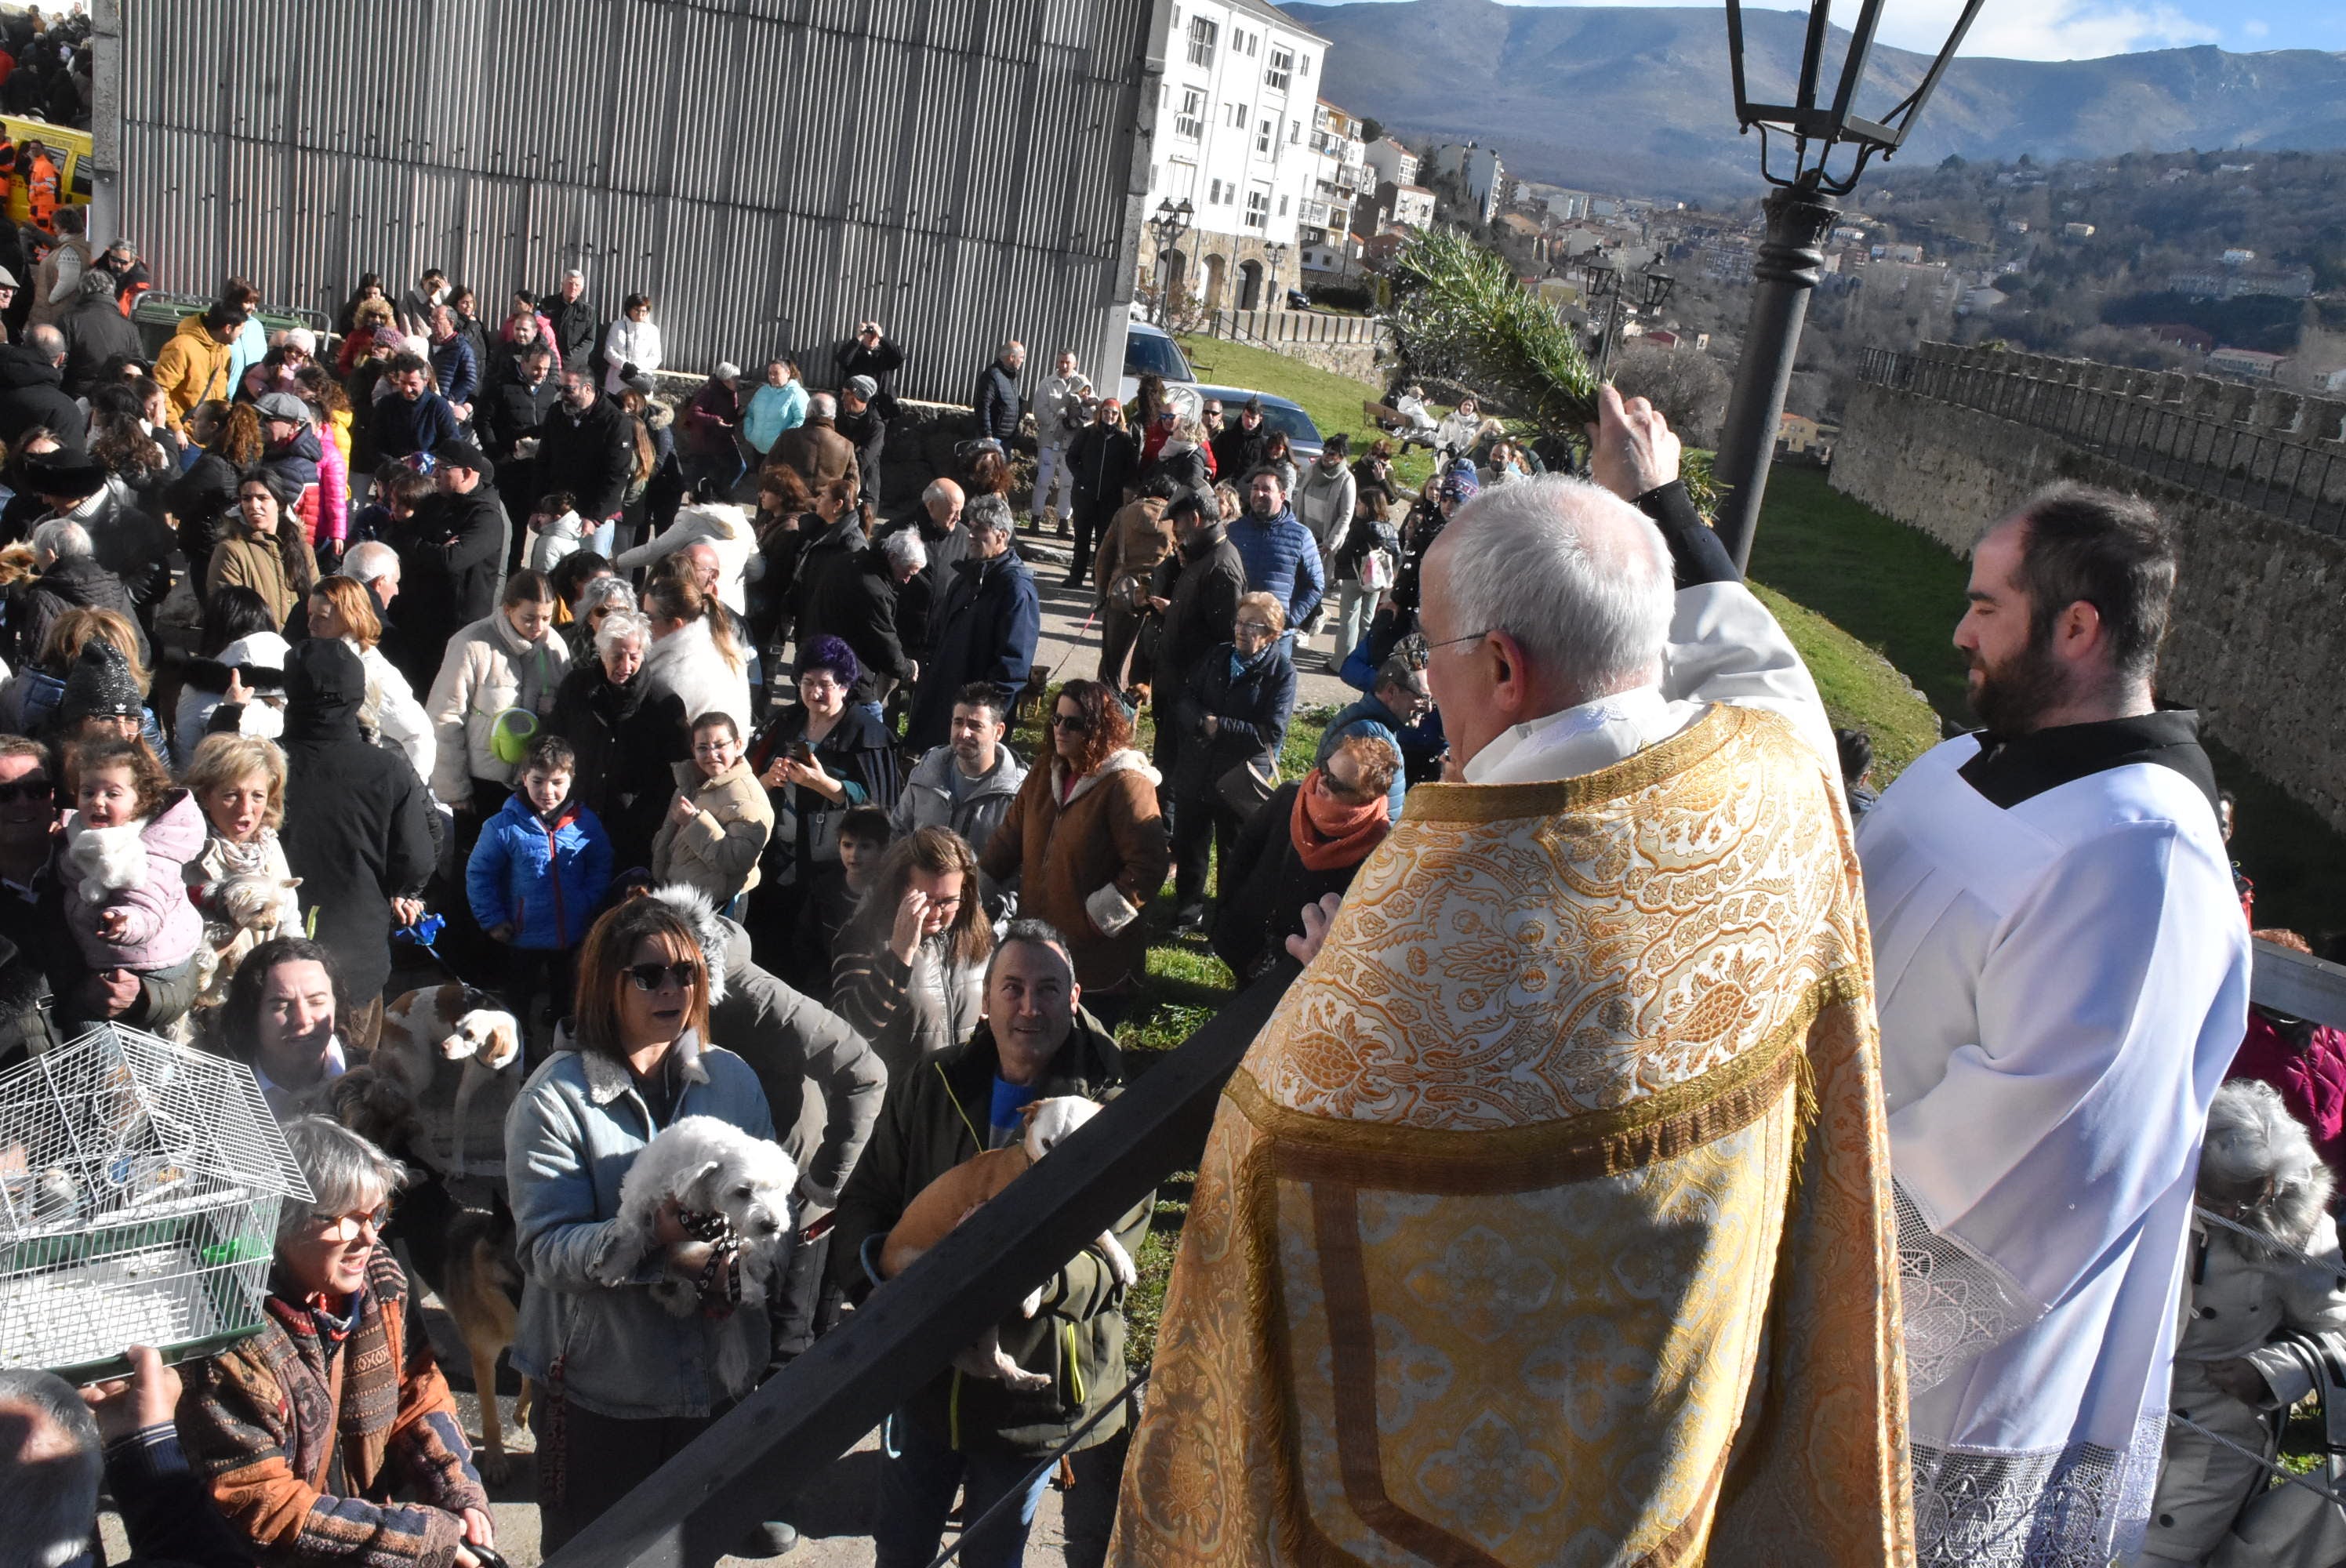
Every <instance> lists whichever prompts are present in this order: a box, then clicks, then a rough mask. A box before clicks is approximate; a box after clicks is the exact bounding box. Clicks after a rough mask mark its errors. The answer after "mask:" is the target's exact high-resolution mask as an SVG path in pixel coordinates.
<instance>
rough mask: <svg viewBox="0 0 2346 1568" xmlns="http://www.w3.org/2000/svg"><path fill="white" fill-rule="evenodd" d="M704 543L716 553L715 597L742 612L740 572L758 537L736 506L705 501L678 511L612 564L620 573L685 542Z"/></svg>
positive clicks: (631, 570)
mask: <svg viewBox="0 0 2346 1568" xmlns="http://www.w3.org/2000/svg"><path fill="white" fill-rule="evenodd" d="M700 544H706V545H709V548H710V549H712V550H714V551H715V552H716V553H717V597H718V598H719V600H720V601H722V603H723V604H724V606H725V607H726V608H727V609H729V610H730V611H732V612H733V613H734V614H735V615H736V616H739V615H742V614H744V613H746V606H745V601H744V600H743V599H742V597H741V575H742V573H743V571H744V570H745V569H746V568H747V567H748V566H749V565H750V556H751V555H755V554H756V553H757V549H758V536H757V534H756V531H755V530H754V529H752V528H751V527H750V514H748V513H747V512H744V511H743V510H742V509H741V508H740V507H739V506H729V505H720V504H707V505H697V506H687V507H683V508H681V509H680V510H679V511H678V513H677V514H676V521H675V522H673V523H671V524H668V527H667V528H665V529H664V530H662V531H661V532H660V534H659V535H658V536H656V537H654V538H651V539H648V540H646V541H645V542H644V543H643V544H640V545H637V546H636V547H635V548H634V549H632V550H628V551H625V552H623V553H622V554H621V555H620V556H619V558H618V560H617V561H616V562H614V563H613V565H617V567H618V568H619V570H620V571H622V572H634V571H639V570H641V569H642V568H644V567H646V566H648V565H651V564H652V563H653V562H655V561H657V560H658V559H659V558H660V557H661V556H663V555H674V554H675V553H676V552H677V551H678V550H681V549H683V548H684V547H685V546H686V545H700Z"/></svg>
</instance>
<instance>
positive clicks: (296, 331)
mask: <svg viewBox="0 0 2346 1568" xmlns="http://www.w3.org/2000/svg"><path fill="white" fill-rule="evenodd" d="M277 342H278V346H279V347H280V348H287V349H299V350H301V351H302V352H303V353H305V354H308V355H309V356H310V357H311V358H312V359H315V358H317V355H318V334H317V333H315V332H313V331H311V330H310V329H309V328H307V327H288V328H286V329H285V331H284V332H283V333H281V334H280V336H279V337H278V340H277Z"/></svg>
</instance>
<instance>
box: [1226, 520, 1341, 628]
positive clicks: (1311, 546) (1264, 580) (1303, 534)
mask: <svg viewBox="0 0 2346 1568" xmlns="http://www.w3.org/2000/svg"><path fill="white" fill-rule="evenodd" d="M1229 538H1230V543H1231V544H1232V545H1235V546H1236V547H1237V549H1238V553H1239V560H1241V561H1243V562H1245V563H1246V575H1247V592H1249V593H1250V594H1269V595H1270V596H1271V597H1272V598H1274V599H1277V600H1278V601H1279V602H1280V606H1281V607H1282V608H1284V609H1285V610H1286V611H1287V629H1288V630H1289V631H1290V632H1292V631H1296V630H1298V629H1300V628H1301V626H1302V625H1303V623H1304V622H1305V621H1306V620H1308V619H1309V618H1310V617H1311V612H1312V611H1314V610H1316V609H1318V608H1319V607H1320V598H1321V594H1322V592H1323V591H1324V590H1325V588H1326V585H1325V584H1324V583H1323V582H1322V581H1321V575H1322V574H1321V570H1320V542H1319V541H1318V540H1316V539H1314V538H1312V537H1311V529H1309V528H1306V527H1305V526H1304V525H1303V524H1301V523H1298V522H1297V521H1296V520H1295V514H1294V513H1293V512H1292V511H1290V510H1288V509H1286V508H1281V509H1280V514H1279V515H1278V516H1276V517H1274V518H1272V519H1271V520H1270V522H1268V523H1266V522H1264V521H1263V520H1262V519H1261V518H1260V517H1257V516H1256V515H1254V514H1252V513H1251V512H1250V513H1248V514H1246V515H1245V516H1243V517H1235V518H1232V519H1231V520H1230V525H1229Z"/></svg>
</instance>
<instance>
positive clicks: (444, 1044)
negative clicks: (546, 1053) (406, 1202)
mask: <svg viewBox="0 0 2346 1568" xmlns="http://www.w3.org/2000/svg"><path fill="white" fill-rule="evenodd" d="M494 1003H495V998H494V997H492V996H490V995H489V994H487V993H485V992H481V991H476V990H474V988H473V987H471V986H469V985H459V984H458V983H455V982H454V981H450V982H449V983H447V984H445V985H435V986H433V987H431V988H429V989H428V990H423V991H410V992H407V993H403V995H401V996H400V997H399V998H398V999H397V1000H395V1001H394V1002H393V1003H391V1005H390V1006H388V1007H386V1008H384V1009H383V1013H382V1038H381V1040H379V1041H378V1042H377V1043H376V1044H375V1048H374V1060H375V1064H376V1065H378V1066H379V1067H381V1068H382V1069H383V1070H384V1071H386V1072H389V1073H392V1074H395V1075H396V1076H397V1077H398V1078H399V1079H400V1081H401V1082H402V1083H403V1084H406V1085H407V1090H408V1093H409V1095H412V1096H413V1098H414V1100H415V1102H416V1104H417V1105H422V1104H423V1097H424V1095H426V1094H428V1093H430V1091H431V1088H432V1084H433V1081H434V1080H435V1079H437V1078H438V1077H439V1075H440V1066H441V1064H442V1063H444V1062H461V1063H463V1064H464V1076H463V1077H461V1078H459V1079H458V1080H457V1082H456V1110H455V1116H454V1131H453V1132H452V1133H451V1135H450V1136H451V1139H452V1146H453V1148H454V1157H453V1159H452V1160H451V1162H450V1163H451V1165H452V1166H453V1167H454V1168H453V1169H451V1170H450V1171H449V1173H448V1174H449V1175H450V1176H459V1177H461V1176H464V1121H465V1113H466V1112H468V1111H469V1110H470V1109H471V1108H472V1105H473V1102H474V1100H475V1099H476V1098H478V1097H479V1096H480V1095H481V1092H482V1091H483V1090H484V1089H486V1088H488V1087H489V1086H490V1085H492V1084H496V1085H499V1086H500V1087H501V1088H502V1090H503V1091H504V1096H503V1097H504V1098H505V1101H506V1102H507V1103H508V1104H510V1103H511V1101H512V1100H513V1097H514V1096H515V1095H516V1094H518V1093H519V1092H520V1089H521V1080H522V1071H521V1025H520V1024H519V1023H517V1022H515V1018H514V1015H513V1014H512V1013H506V1012H505V1011H503V1010H501V1009H499V1008H498V1007H496V1006H495V1005H494ZM499 1109H500V1110H501V1111H502V1109H503V1107H502V1106H500V1107H499Z"/></svg>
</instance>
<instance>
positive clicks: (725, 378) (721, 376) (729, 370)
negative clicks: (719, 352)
mask: <svg viewBox="0 0 2346 1568" xmlns="http://www.w3.org/2000/svg"><path fill="white" fill-rule="evenodd" d="M740 373H741V367H740V366H739V365H737V364H735V363H734V362H733V361H731V360H719V361H717V370H716V372H715V374H716V377H717V379H718V380H719V381H720V382H729V381H731V380H732V379H733V378H734V377H735V376H738V375H739V374H740Z"/></svg>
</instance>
